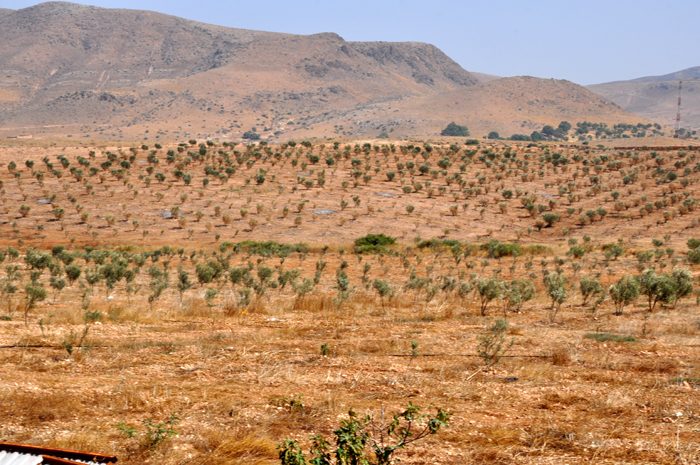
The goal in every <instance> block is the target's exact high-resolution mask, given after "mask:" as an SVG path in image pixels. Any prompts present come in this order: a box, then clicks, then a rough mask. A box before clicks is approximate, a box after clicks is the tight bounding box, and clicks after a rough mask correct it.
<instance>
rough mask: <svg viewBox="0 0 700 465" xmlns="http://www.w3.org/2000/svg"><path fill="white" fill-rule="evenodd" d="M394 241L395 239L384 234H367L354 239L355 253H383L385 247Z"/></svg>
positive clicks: (385, 249)
mask: <svg viewBox="0 0 700 465" xmlns="http://www.w3.org/2000/svg"><path fill="white" fill-rule="evenodd" d="M395 243H396V239H395V238H393V237H391V236H387V235H385V234H383V233H382V234H367V235H366V236H363V237H358V238H357V239H355V252H356V253H378V252H382V253H385V252H386V251H387V247H389V246H391V245H393V244H395Z"/></svg>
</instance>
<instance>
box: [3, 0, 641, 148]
mask: <svg viewBox="0 0 700 465" xmlns="http://www.w3.org/2000/svg"><path fill="white" fill-rule="evenodd" d="M0 37H2V38H3V40H2V41H0V66H1V69H0V136H3V135H8V136H9V135H14V134H18V133H26V134H34V135H36V136H37V137H59V138H64V137H74V138H83V139H96V140H113V139H144V138H149V139H161V140H182V139H183V138H191V137H193V138H205V137H206V138H219V139H222V140H226V139H227V138H240V137H241V135H242V134H243V133H244V132H246V131H251V130H253V128H255V129H254V130H255V131H256V132H258V133H259V134H262V135H263V136H265V137H267V136H270V137H278V138H292V137H310V136H349V137H367V136H376V135H377V134H378V133H379V131H378V129H389V130H391V129H393V130H394V135H395V136H399V135H401V136H408V135H431V134H436V133H439V130H440V128H441V127H444V126H445V125H446V124H447V123H449V122H450V121H452V120H453V119H454V120H456V121H468V122H470V124H472V126H474V127H475V128H478V129H479V130H485V131H487V132H488V130H491V129H492V128H496V127H498V128H503V129H501V130H503V131H506V130H516V129H520V127H521V125H522V124H525V125H528V124H529V123H528V122H527V121H533V122H537V124H540V123H541V122H543V121H545V120H546V121H545V122H547V123H556V122H558V121H559V120H561V119H566V118H570V119H573V120H575V121H578V120H582V119H588V120H589V121H599V120H600V121H614V122H636V121H637V120H639V118H637V117H635V116H633V115H631V114H629V113H626V112H624V111H622V110H621V109H620V108H617V107H616V106H615V105H610V104H609V102H603V101H602V100H601V99H598V100H596V99H591V97H590V95H589V94H590V92H588V91H586V90H585V89H583V88H582V87H580V86H576V85H574V84H571V83H568V84H566V86H565V87H566V88H567V89H568V90H567V91H566V92H561V91H560V89H559V87H560V84H559V81H552V80H544V79H543V80H537V79H535V78H508V79H511V80H510V81H509V80H507V79H499V80H495V81H494V80H492V77H488V76H484V75H476V76H475V75H473V74H472V73H470V72H468V71H466V70H464V69H463V68H462V67H461V66H459V65H458V64H457V63H455V62H454V61H453V60H452V59H450V58H449V57H448V56H447V55H445V54H444V53H442V52H441V51H440V50H439V49H438V48H436V47H434V46H432V45H429V44H424V43H418V42H400V43H391V42H348V41H345V40H344V39H343V38H341V37H340V36H338V35H337V34H333V33H321V34H314V35H308V36H302V35H293V34H281V33H271V32H262V31H251V30H245V29H234V28H228V27H221V26H213V25H209V24H203V23H199V22H195V21H190V20H186V19H182V18H177V17H173V16H169V15H165V14H161V13H155V12H150V11H138V10H123V9H105V8H97V7H92V6H84V5H77V4H73V3H67V2H48V3H41V4H39V5H36V6H33V7H30V8H25V9H22V10H16V11H15V10H0ZM525 80H527V82H528V83H529V84H528V85H525V84H523V83H524V82H525ZM504 81H505V82H504ZM497 83H501V84H497ZM534 83H537V85H535V84H534ZM499 85H500V86H502V87H500V88H499V87H498V86H499ZM494 86H496V87H494ZM503 86H505V87H503ZM508 86H511V87H512V92H511V93H508V92H506V93H505V94H503V95H501V94H499V91H494V90H493V89H501V91H504V90H505V89H509V88H510V87H508ZM518 90H519V91H520V95H517V92H518ZM453 101H454V102H464V105H463V106H454V104H453V103H451V102H453ZM497 102H498V103H497ZM589 104H590V105H592V106H587V105H589ZM411 112H412V113H411ZM409 113H411V114H412V115H414V116H411V117H410V118H409V117H407V115H408V114H409ZM577 118H580V119H577ZM533 124H534V123H533ZM540 127H541V126H540Z"/></svg>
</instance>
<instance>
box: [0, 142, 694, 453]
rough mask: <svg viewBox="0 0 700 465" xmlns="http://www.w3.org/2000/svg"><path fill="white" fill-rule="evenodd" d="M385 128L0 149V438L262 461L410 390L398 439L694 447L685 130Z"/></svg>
mask: <svg viewBox="0 0 700 465" xmlns="http://www.w3.org/2000/svg"><path fill="white" fill-rule="evenodd" d="M385 143H386V144H387V145H386V146H384V147H382V143H381V142H380V143H376V144H375V143H374V142H371V143H369V147H365V148H363V144H364V141H363V142H359V143H358V144H357V148H356V145H355V143H351V144H348V145H349V146H348V147H347V148H346V147H345V145H346V144H345V143H343V144H340V145H339V146H338V147H337V148H334V146H333V143H328V142H326V143H325V145H324V146H321V144H320V143H318V142H315V143H313V144H311V146H308V147H307V146H303V145H302V144H296V146H294V147H291V146H283V147H280V146H271V147H265V146H263V147H259V146H258V147H255V148H253V147H251V148H248V149H246V148H245V147H243V146H236V147H229V146H226V147H224V146H209V147H207V146H206V145H204V146H203V147H201V146H198V145H196V144H193V145H190V144H186V145H185V146H182V150H181V151H180V152H178V149H177V146H175V145H172V146H165V147H162V148H160V149H156V148H155V147H146V148H141V147H134V149H133V150H131V151H130V150H128V148H122V149H121V150H120V149H118V148H117V147H95V148H84V147H80V148H76V147H64V146H59V145H56V146H49V147H46V148H42V147H32V146H29V145H26V146H6V147H0V180H2V182H3V185H2V195H1V196H0V215H1V216H0V218H1V219H2V221H1V223H2V224H0V244H1V246H2V249H0V251H1V252H2V253H0V258H2V261H3V262H2V270H1V271H0V290H1V291H2V294H1V295H0V316H2V319H1V320H0V360H1V363H0V371H1V375H0V402H1V405H2V408H0V440H1V441H12V442H28V443H33V444H42V445H47V446H58V447H66V448H73V449H82V450H94V451H96V452H102V453H112V454H116V455H117V456H118V457H119V463H125V464H142V463H159V464H182V463H190V464H200V463H201V464H250V463H258V464H267V463H270V464H273V463H279V459H277V453H278V452H277V450H276V447H277V446H278V445H279V444H281V443H282V442H283V441H284V440H285V438H293V439H298V440H299V441H300V443H301V444H302V446H303V449H304V450H307V449H308V446H309V445H310V441H309V440H308V439H307V438H308V437H309V436H312V435H316V434H319V433H322V434H324V435H325V436H326V437H327V439H331V438H332V437H333V430H335V429H336V428H337V427H338V426H339V424H340V420H342V419H345V418H347V412H348V410H350V409H353V410H355V411H356V412H358V413H359V414H362V415H364V414H371V415H372V416H373V417H374V418H375V419H377V420H378V421H379V420H380V419H381V417H382V412H383V411H384V412H385V414H384V423H387V422H388V421H389V417H390V415H392V414H393V413H396V412H399V411H401V409H405V407H406V406H407V404H408V403H409V402H411V403H413V404H414V405H417V406H420V407H423V408H424V411H425V412H426V413H434V412H435V408H438V407H439V408H443V409H445V410H447V411H448V412H449V413H451V414H452V415H451V417H450V421H449V428H448V429H444V430H440V431H439V432H438V433H437V434H436V435H432V436H429V437H428V438H426V439H424V440H422V441H420V442H416V443H415V444H413V445H411V446H409V447H407V448H406V449H405V450H400V451H398V452H397V454H396V456H397V458H400V459H401V460H402V462H403V463H415V464H419V463H420V464H423V463H436V464H448V463H449V464H463V463H528V464H544V463H552V464H554V463H556V464H561V463H569V464H577V463H640V464H641V463H698V461H700V449H699V446H698V445H699V444H700V416H699V415H700V398H699V397H698V394H697V393H698V386H700V367H698V362H697V360H698V356H699V355H700V353H699V352H698V347H700V346H699V343H700V310H699V305H698V303H697V302H698V295H699V294H698V292H697V289H698V285H697V274H698V265H697V264H694V263H693V261H694V257H695V256H694V255H693V253H694V252H697V251H696V250H695V249H694V248H693V247H692V245H695V243H694V242H692V239H700V229H698V228H697V227H696V226H697V224H698V220H697V218H698V210H697V206H696V199H698V198H700V196H699V195H698V184H697V180H698V178H699V177H700V169H699V168H697V166H698V163H699V162H700V160H698V159H697V156H698V152H697V151H696V150H693V149H685V150H674V151H656V152H652V151H650V150H635V151H617V150H613V149H589V148H585V147H579V148H564V147H554V146H552V147H545V146H542V147H530V148H528V147H515V146H513V147H510V148H509V147H506V146H503V145H498V146H493V147H491V146H489V147H485V146H483V143H482V145H481V146H453V147H450V146H449V145H438V144H434V145H433V146H431V147H425V145H424V144H422V143H418V142H413V143H412V144H411V146H409V145H408V143H406V142H405V141H404V142H394V144H395V145H393V146H392V145H389V144H390V142H389V141H386V142H385ZM400 144H403V145H404V146H403V147H401V146H400ZM375 146H376V148H375ZM170 150H172V151H173V152H172V153H171V154H170V155H168V151H170ZM91 151H93V152H94V154H93V155H91V154H90V152H91ZM256 152H257V153H256ZM346 152H347V154H346ZM414 152H415V153H414ZM287 153H289V155H287ZM110 154H112V155H110ZM45 157H46V158H45ZM169 157H170V160H168V158H169ZM315 157H318V160H316V158H315ZM110 158H111V159H112V160H111V164H110V165H106V164H105V162H107V161H108V160H109V159H110ZM188 158H189V160H188ZM28 160H29V161H30V162H32V161H33V165H32V164H31V163H29V164H27V163H26V161H28ZM63 160H65V161H63ZM295 160H296V162H295ZM327 160H328V161H327ZM12 162H14V165H15V166H14V167H13V166H12ZM409 162H411V163H413V164H414V166H413V167H412V168H411V167H409ZM526 162H527V163H526ZM303 163H307V165H305V166H304V165H302V164H303ZM397 164H402V167H399V166H397ZM248 165H250V166H248ZM422 165H427V169H425V168H424V169H423V170H424V172H425V174H422V173H421V166H422ZM149 167H150V168H152V170H149ZM91 168H96V170H93V172H94V174H92V173H91V172H90V169H91ZM227 168H229V171H228V173H226V169H227ZM232 169H233V170H235V172H234V171H232ZM120 170H121V171H120ZM261 170H262V171H261ZM58 171H60V173H59V172H58ZM149 171H150V172H149ZM389 171H391V172H393V173H394V175H393V180H389V178H390V177H391V175H389V174H388V172H389ZM402 171H403V173H402ZM411 171H413V172H411ZM39 172H42V173H41V174H39ZM15 173H19V175H17V174H15ZM158 173H161V174H163V180H162V181H161V180H159V179H158V177H157V174H158ZM671 173H673V174H671ZM222 175H225V176H226V177H227V179H225V178H224V177H223V176H222ZM256 176H257V179H256ZM147 178H149V179H147ZM205 178H206V179H208V182H207V181H204V179H205ZM263 178H264V179H263ZM319 178H320V179H321V181H319ZM187 181H189V184H188V182H187ZM260 181H262V182H260ZM344 183H347V184H344ZM418 184H420V186H419V185H418ZM409 187H410V192H409V189H408V188H409ZM416 188H418V191H417V192H416ZM509 193H510V194H509ZM49 201H50V203H48V202H49ZM23 205H24V206H25V208H22V206H23ZM540 205H541V207H540ZM647 205H648V206H647ZM26 207H28V209H27V208H26ZM174 207H177V208H174ZM407 207H409V208H407ZM410 207H413V208H410ZM567 209H571V210H567ZM329 210H331V211H329ZM198 212H201V214H199V213H198ZM552 215H556V216H557V219H555V218H554V217H553V216H552ZM166 217H171V218H166ZM549 223H551V224H552V225H551V226H549ZM370 233H372V234H379V233H384V234H387V235H389V236H392V237H394V238H396V239H397V241H396V243H395V244H393V245H388V246H386V247H385V248H381V247H380V248H378V249H374V250H367V248H366V249H358V248H356V246H355V244H354V243H353V241H354V240H355V239H357V238H359V237H361V236H364V235H366V234H370ZM431 240H432V241H431ZM689 240H691V241H690V243H689ZM244 241H257V242H244ZM262 241H276V243H273V244H269V243H268V244H261V243H260V242H262ZM652 241H653V242H652ZM299 243H303V245H298V244H299ZM489 244H490V245H489ZM57 245H58V246H62V247H55V246H57ZM285 245H286V246H285ZM695 247H697V245H695ZM369 248H370V249H371V247H369ZM698 253H700V252H698ZM76 265H77V267H78V268H79V270H80V273H79V276H78V277H75V279H74V280H71V279H69V278H70V277H71V273H74V272H75V270H76ZM71 266H73V268H70V267H71ZM14 267H16V272H17V273H19V274H20V276H19V277H17V278H14V279H13V277H12V275H13V272H14V271H13V270H14ZM647 269H651V270H654V272H655V273H656V274H658V275H659V276H666V277H667V278H668V280H671V276H672V275H671V274H672V272H673V271H674V269H678V270H681V269H683V270H688V271H689V272H690V275H689V276H690V281H687V282H685V287H684V288H683V289H684V290H683V291H681V287H678V286H677V287H674V288H673V289H672V291H673V292H672V293H671V294H672V295H671V294H669V292H670V291H668V292H667V293H666V294H664V296H665V297H663V298H660V300H659V302H658V303H657V304H656V305H655V306H654V308H653V309H651V311H650V308H649V307H650V304H649V301H648V299H647V296H646V295H644V294H643V293H642V295H639V296H638V297H636V298H634V299H631V302H630V303H629V304H628V305H626V306H625V307H624V308H623V311H622V314H621V315H616V314H615V310H616V306H615V302H614V300H615V299H614V296H613V293H611V291H610V289H609V287H610V286H611V285H613V284H615V285H617V284H618V283H619V281H620V280H621V279H623V278H624V277H625V276H626V275H630V276H635V277H638V276H640V275H641V273H642V271H643V270H647ZM552 276H559V277H561V278H563V279H564V282H563V283H562V284H561V286H560V287H559V290H560V291H561V292H563V294H561V293H559V294H557V293H556V292H554V290H553V289H554V288H556V283H555V282H554V280H553V278H552ZM673 276H675V274H674V275H673ZM60 280H64V283H63V286H62V285H61V284H60ZM489 280H492V283H493V285H494V286H495V287H496V288H497V289H498V294H499V295H495V296H491V297H490V298H487V297H484V295H485V294H486V293H487V289H486V285H487V284H488V283H487V282H488V281H489ZM585 280H589V283H590V280H593V281H595V282H597V283H599V287H598V288H596V289H597V290H598V291H605V293H604V294H603V293H600V292H597V291H595V292H594V291H592V292H591V294H589V295H588V296H587V297H586V298H585V300H586V302H585V303H584V296H583V295H582V292H581V291H582V287H583V286H582V283H584V281H585ZM668 280H667V281H664V282H665V283H667V284H668V283H670V282H671V281H668ZM71 281H72V282H71ZM524 281H527V282H530V283H532V285H533V286H534V288H535V290H536V295H535V296H534V298H533V299H532V300H526V301H525V302H524V303H523V304H522V307H521V308H520V310H519V311H517V310H518V306H519V303H518V302H515V303H514V297H513V295H514V294H513V286H514V283H522V282H524ZM688 284H690V285H691V286H693V287H692V288H691V289H690V290H689V289H688V287H687V285H688ZM8 285H9V286H10V287H8ZM670 285H671V284H669V286H670ZM13 286H14V287H15V288H16V290H15V291H14V292H12V291H11V288H12V287H13ZM64 286H65V287H64ZM178 286H179V287H178ZM642 287H643V286H642ZM37 289H38V290H37ZM41 290H44V291H46V294H45V295H44V296H43V297H44V298H43V299H42V298H36V299H35V301H32V299H31V297H32V296H34V297H36V296H39V297H41V295H42V292H41ZM660 292H661V291H658V292H657V294H655V295H657V296H658V295H661V294H660ZM553 296H554V297H553ZM521 297H522V296H521ZM556 299H559V300H558V304H559V305H558V304H557V301H556ZM516 300H517V299H516ZM25 313H26V324H25ZM484 314H485V315H484ZM499 318H506V319H507V321H508V329H507V330H506V331H505V334H503V348H504V349H507V350H506V351H505V356H503V357H502V358H500V359H498V357H494V354H495V355H498V354H497V353H495V352H494V351H493V349H485V348H484V341H485V340H491V341H497V340H498V333H497V331H495V330H492V329H490V328H493V327H494V325H495V324H496V323H497V319H499ZM511 344H512V345H511ZM173 414H174V415H176V416H177V418H179V421H178V424H177V425H174V430H175V431H176V432H177V434H176V435H173V436H172V437H169V438H164V440H163V441H162V442H160V440H159V439H158V438H160V437H161V436H163V435H165V436H167V431H168V428H169V427H170V425H168V424H167V423H166V421H167V420H168V419H169V418H171V415H173ZM149 422H150V423H149ZM156 425H160V426H156ZM156 430H158V431H159V432H160V433H161V434H160V436H158V434H156V433H154V431H156ZM149 432H150V436H148V435H147V433H149ZM129 436H132V437H129ZM154 438H156V439H154Z"/></svg>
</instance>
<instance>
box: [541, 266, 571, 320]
mask: <svg viewBox="0 0 700 465" xmlns="http://www.w3.org/2000/svg"><path fill="white" fill-rule="evenodd" d="M566 281H567V280H566V277H564V273H556V272H555V273H549V274H548V275H547V276H546V277H545V278H544V284H545V289H546V290H547V294H548V295H549V298H550V299H552V306H551V307H550V313H549V319H550V321H551V322H552V323H554V320H555V319H556V317H557V313H559V309H561V304H563V303H564V302H566V300H567V299H568V298H569V294H568V292H567V289H566Z"/></svg>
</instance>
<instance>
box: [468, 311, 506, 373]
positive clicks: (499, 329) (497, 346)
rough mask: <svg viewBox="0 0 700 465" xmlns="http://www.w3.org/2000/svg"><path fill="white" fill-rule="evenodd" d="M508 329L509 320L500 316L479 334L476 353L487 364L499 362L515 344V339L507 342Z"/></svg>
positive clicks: (491, 364)
mask: <svg viewBox="0 0 700 465" xmlns="http://www.w3.org/2000/svg"><path fill="white" fill-rule="evenodd" d="M506 331H508V321H507V320H504V319H502V318H499V319H497V320H496V321H495V322H494V324H493V325H492V326H489V327H487V328H486V329H485V330H484V331H482V332H481V334H479V336H478V342H479V343H478V345H477V346H476V353H477V355H479V357H480V358H481V359H482V360H483V361H484V363H486V365H487V366H489V367H490V366H493V365H495V364H496V363H498V361H499V360H500V359H501V357H503V355H505V353H506V352H507V351H508V349H510V348H511V346H512V345H513V342H514V341H513V340H511V341H510V342H506Z"/></svg>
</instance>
